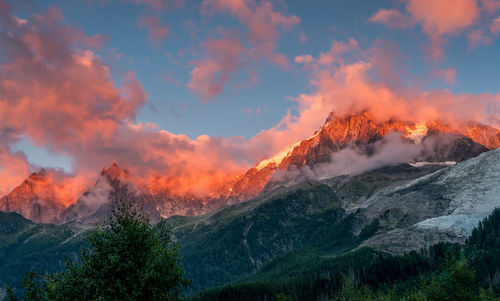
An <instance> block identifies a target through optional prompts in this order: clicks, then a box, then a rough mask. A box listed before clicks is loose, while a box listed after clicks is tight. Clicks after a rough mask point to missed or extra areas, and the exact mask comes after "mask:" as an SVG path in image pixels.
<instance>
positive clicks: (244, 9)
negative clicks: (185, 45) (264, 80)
mask: <svg viewBox="0 0 500 301" xmlns="http://www.w3.org/2000/svg"><path fill="white" fill-rule="evenodd" d="M202 10H203V12H204V13H205V14H208V15H212V14H215V13H217V12H219V13H224V14H228V15H230V16H232V17H234V18H236V19H237V20H238V22H239V23H240V24H242V25H243V26H244V27H245V28H246V30H247V32H246V35H245V37H244V39H238V41H235V40H236V38H235V37H234V34H233V37H228V36H227V35H226V36H224V37H222V38H220V39H217V38H212V39H211V40H209V41H208V42H206V43H204V44H202V46H203V47H204V48H205V49H206V53H205V57H204V58H202V59H200V60H195V61H193V62H192V64H193V65H194V66H195V67H194V69H193V71H192V72H191V81H190V82H189V84H188V87H189V88H190V89H191V90H193V91H194V92H196V93H197V94H198V95H200V98H201V100H202V102H207V101H209V100H210V99H211V98H213V97H214V96H216V95H219V94H220V93H221V92H222V90H223V87H224V86H225V84H226V83H227V74H229V73H232V72H236V71H238V70H240V69H241V68H243V67H248V66H249V64H250V63H254V62H258V61H262V60H267V61H270V62H272V63H273V64H276V65H278V66H280V67H281V68H282V69H288V68H289V63H288V60H287V58H286V57H285V56H284V55H283V54H281V53H278V52H277V51H276V47H277V46H276V42H277V40H278V39H279V38H280V36H281V30H285V31H288V30H290V29H291V28H292V27H293V26H295V25H296V24H298V23H299V22H300V19H299V18H298V17H297V16H294V15H291V16H285V15H283V14H282V13H280V12H276V11H275V10H274V7H273V5H272V4H271V2H269V1H267V0H264V1H261V2H260V3H257V2H255V1H253V0H204V1H203V3H202ZM214 43H215V44H227V45H229V44H232V45H233V46H235V47H236V51H233V50H228V49H226V47H223V46H221V47H222V48H223V50H224V51H223V52H221V53H215V52H214V51H213V44H214ZM244 43H248V44H249V47H248V48H247V47H245V46H243V45H244ZM242 47H243V48H242ZM226 55H227V57H224V56H226ZM242 58H245V59H246V61H245V62H241V59H242ZM220 62H222V63H223V64H224V66H218V65H217V64H218V63H220ZM225 63H230V64H229V65H228V64H225ZM213 74H216V75H220V78H218V79H215V80H214V79H213V78H210V77H204V76H201V75H213ZM252 74H253V73H252Z"/></svg>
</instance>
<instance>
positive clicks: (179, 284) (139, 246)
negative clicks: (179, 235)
mask: <svg viewBox="0 0 500 301" xmlns="http://www.w3.org/2000/svg"><path fill="white" fill-rule="evenodd" d="M180 260H181V256H180V251H179V246H178V245H177V244H176V243H175V242H174V241H173V238H172V232H171V230H170V228H169V226H168V225H167V224H166V222H165V221H164V220H162V221H161V222H160V223H158V224H157V226H156V227H153V226H152V225H151V224H150V223H149V220H148V218H147V216H146V215H145V214H144V213H142V212H141V211H139V210H137V209H136V208H135V207H134V206H133V204H132V203H129V202H123V201H118V202H116V206H115V209H114V210H113V211H112V213H111V216H110V218H109V222H108V223H106V224H104V225H102V226H100V227H98V228H97V229H95V230H93V231H91V232H90V234H89V235H88V246H87V247H86V248H84V249H82V252H81V256H80V259H79V260H78V261H68V262H67V263H66V265H65V269H64V270H63V271H61V272H59V273H56V274H47V275H45V276H43V277H39V281H37V279H34V278H35V277H33V275H32V274H30V275H27V276H29V277H30V279H28V281H25V283H24V285H23V287H24V288H25V300H26V299H29V298H30V297H28V294H30V295H31V296H33V295H34V296H38V297H39V298H38V300H179V299H180V298H181V296H182V294H183V292H184V291H185V289H186V288H187V286H188V285H189V283H190V281H188V280H185V279H183V274H184V270H183V267H182V265H181V263H180ZM11 300H15V299H13V298H12V297H11ZM29 300H31V299H29Z"/></svg>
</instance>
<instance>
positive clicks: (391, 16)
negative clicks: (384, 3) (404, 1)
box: [368, 8, 415, 29]
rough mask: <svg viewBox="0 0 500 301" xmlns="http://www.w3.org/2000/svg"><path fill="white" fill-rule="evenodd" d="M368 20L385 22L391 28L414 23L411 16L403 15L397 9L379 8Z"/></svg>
mask: <svg viewBox="0 0 500 301" xmlns="http://www.w3.org/2000/svg"><path fill="white" fill-rule="evenodd" d="M368 21H370V22H375V23H381V24H385V25H387V26H388V27H390V28H393V29H406V28H410V27H413V26H414V25H415V20H413V18H412V17H411V16H407V15H403V14H402V13H401V12H399V11H398V10H397V9H384V8H381V9H380V10H379V11H378V12H376V13H375V14H374V15H373V16H371V17H370V19H368Z"/></svg>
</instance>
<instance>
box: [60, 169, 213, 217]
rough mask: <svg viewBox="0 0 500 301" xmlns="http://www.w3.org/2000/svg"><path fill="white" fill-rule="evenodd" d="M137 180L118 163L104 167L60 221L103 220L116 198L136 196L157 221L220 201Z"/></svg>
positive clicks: (199, 210) (196, 212)
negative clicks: (175, 193) (177, 193)
mask: <svg viewBox="0 0 500 301" xmlns="http://www.w3.org/2000/svg"><path fill="white" fill-rule="evenodd" d="M136 183H137V181H135V180H134V177H133V175H132V174H131V173H130V172H129V171H128V170H126V169H122V168H121V167H119V166H118V165H117V164H116V163H113V164H111V165H110V166H109V167H108V168H103V169H102V171H101V173H100V175H99V178H98V179H97V181H96V183H95V184H94V186H93V187H92V188H90V189H89V190H88V191H86V192H85V193H84V194H83V195H82V196H81V197H80V198H78V200H77V201H76V203H75V204H73V205H71V206H70V207H68V208H67V209H66V210H65V211H64V212H63V213H62V214H61V216H60V218H59V220H58V223H60V224H61V223H66V222H70V221H78V222H83V223H88V224H96V223H99V222H101V221H102V220H103V219H105V218H106V217H107V216H109V214H110V213H111V209H112V208H113V206H114V201H115V200H124V201H127V200H132V201H133V202H134V203H135V204H136V206H137V207H138V208H140V209H141V210H143V211H145V212H146V213H147V214H148V216H149V218H150V219H151V220H152V221H153V222H156V221H159V220H160V219H161V218H162V217H167V216H171V215H174V214H182V215H199V214H202V213H205V212H207V211H210V210H213V209H215V206H216V205H217V204H216V202H215V200H214V201H210V200H206V199H200V198H194V197H192V196H189V195H187V196H182V197H174V196H172V195H171V194H170V193H169V192H168V191H162V190H160V191H151V190H150V189H148V187H143V186H140V185H137V184H136Z"/></svg>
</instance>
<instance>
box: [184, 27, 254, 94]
mask: <svg viewBox="0 0 500 301" xmlns="http://www.w3.org/2000/svg"><path fill="white" fill-rule="evenodd" d="M202 46H203V47H204V48H205V50H206V52H207V54H206V58H204V59H202V60H199V61H193V62H191V64H193V65H194V66H195V68H194V69H193V70H192V71H191V80H190V81H189V83H188V84H187V86H188V88H189V89H191V90H192V91H194V92H195V93H196V94H198V95H199V96H200V100H201V102H204V103H206V102H209V101H210V99H212V98H213V97H214V96H216V95H219V94H221V93H222V90H223V88H224V85H226V83H227V82H228V81H229V78H230V77H231V76H232V75H234V74H235V73H236V72H237V71H239V70H241V69H242V68H243V67H245V66H247V65H248V61H249V53H248V50H247V49H246V48H245V46H244V45H243V44H242V43H241V41H240V40H239V38H238V37H237V36H234V35H231V34H229V33H225V34H224V37H222V38H220V39H217V38H214V39H210V40H208V41H207V42H205V43H204V44H203V45H202Z"/></svg>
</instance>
